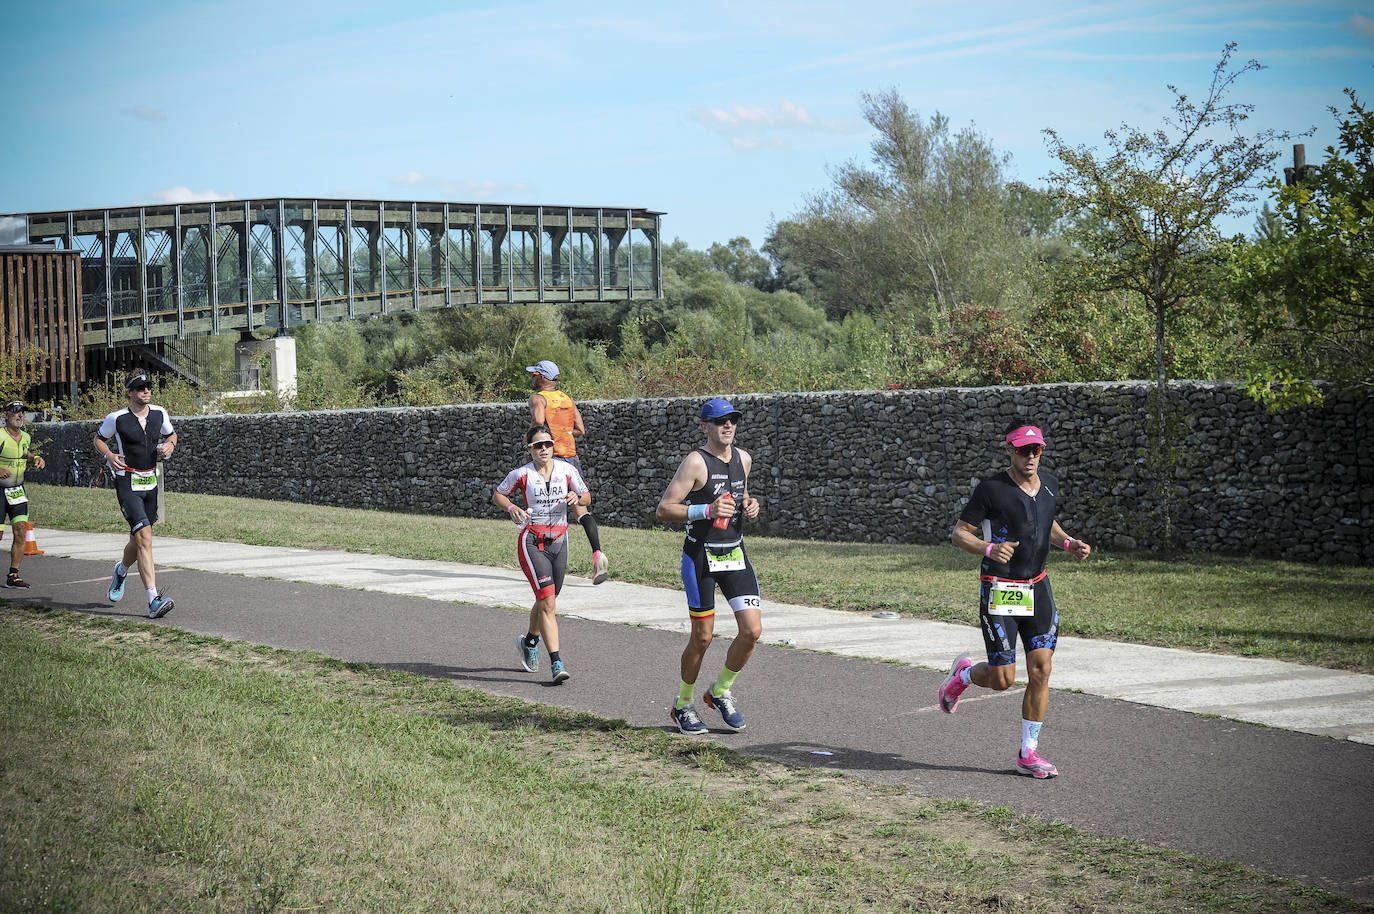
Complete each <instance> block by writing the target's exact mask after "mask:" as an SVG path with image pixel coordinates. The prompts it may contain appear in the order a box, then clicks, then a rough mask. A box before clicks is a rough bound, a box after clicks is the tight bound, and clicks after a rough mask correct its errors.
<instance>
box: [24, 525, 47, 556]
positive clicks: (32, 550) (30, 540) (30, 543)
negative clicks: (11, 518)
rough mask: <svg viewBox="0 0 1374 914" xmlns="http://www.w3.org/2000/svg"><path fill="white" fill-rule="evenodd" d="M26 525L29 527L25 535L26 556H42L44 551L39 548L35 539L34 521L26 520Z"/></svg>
mask: <svg viewBox="0 0 1374 914" xmlns="http://www.w3.org/2000/svg"><path fill="white" fill-rule="evenodd" d="M24 523H25V524H26V525H27V527H28V529H27V530H26V531H25V533H24V554H25V555H42V554H43V550H42V549H39V548H38V540H36V539H34V537H33V521H31V520H26V521H24Z"/></svg>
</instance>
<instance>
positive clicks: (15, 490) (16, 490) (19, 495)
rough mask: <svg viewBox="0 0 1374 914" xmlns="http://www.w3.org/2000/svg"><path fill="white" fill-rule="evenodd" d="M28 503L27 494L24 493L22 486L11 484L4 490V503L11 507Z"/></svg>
mask: <svg viewBox="0 0 1374 914" xmlns="http://www.w3.org/2000/svg"><path fill="white" fill-rule="evenodd" d="M28 503H29V496H28V495H26V494H24V487H23V486H12V487H10V488H8V489H6V490H5V504H7V505H9V506H10V507H11V508H17V507H18V506H19V505H26V504H28Z"/></svg>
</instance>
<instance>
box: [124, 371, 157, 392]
mask: <svg viewBox="0 0 1374 914" xmlns="http://www.w3.org/2000/svg"><path fill="white" fill-rule="evenodd" d="M152 386H153V382H152V381H150V380H148V376H147V375H146V374H144V373H142V372H139V373H138V374H136V375H133V376H132V377H130V378H129V380H127V381H125V382H124V389H125V390H134V389H135V388H138V387H152Z"/></svg>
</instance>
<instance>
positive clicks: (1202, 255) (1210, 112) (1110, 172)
mask: <svg viewBox="0 0 1374 914" xmlns="http://www.w3.org/2000/svg"><path fill="white" fill-rule="evenodd" d="M1234 50H1235V44H1234V43H1231V44H1228V45H1227V46H1226V48H1225V49H1224V50H1223V52H1222V55H1221V60H1220V61H1219V62H1218V63H1217V65H1216V66H1215V67H1214V68H1213V70H1212V80H1211V84H1210V86H1209V87H1208V90H1207V94H1206V95H1205V96H1204V97H1203V99H1202V100H1201V101H1200V102H1195V101H1193V100H1192V99H1191V98H1190V97H1189V96H1187V95H1185V94H1184V93H1182V92H1180V91H1179V90H1178V89H1176V88H1175V87H1174V86H1169V91H1170V92H1172V93H1173V95H1174V104H1173V106H1172V113H1171V114H1169V115H1167V116H1166V117H1165V118H1164V121H1163V123H1162V124H1161V125H1160V126H1158V127H1156V128H1154V129H1152V130H1148V131H1146V130H1140V129H1137V128H1135V127H1132V126H1130V125H1128V124H1123V125H1122V126H1121V127H1120V128H1118V129H1116V130H1108V131H1106V133H1105V134H1104V136H1105V138H1106V140H1107V145H1108V147H1109V150H1108V151H1107V152H1106V153H1103V154H1099V153H1098V152H1097V151H1096V150H1095V149H1091V148H1088V147H1086V146H1070V145H1068V144H1067V143H1065V142H1064V140H1063V139H1062V138H1061V137H1060V135H1059V134H1058V133H1057V132H1056V131H1054V130H1046V131H1044V133H1045V136H1046V137H1047V139H1048V143H1049V147H1050V152H1051V153H1052V154H1053V155H1054V157H1055V158H1056V159H1058V160H1059V162H1060V164H1061V165H1062V166H1063V167H1062V169H1061V170H1059V171H1057V172H1054V173H1052V174H1051V175H1050V180H1051V182H1052V184H1053V186H1054V189H1055V191H1056V193H1057V194H1058V196H1059V199H1060V200H1061V202H1062V206H1063V211H1064V213H1065V215H1066V216H1067V218H1068V219H1069V220H1070V225H1069V235H1070V238H1071V239H1072V240H1073V241H1075V242H1076V244H1077V245H1078V246H1079V249H1080V251H1081V252H1082V254H1083V256H1081V257H1076V258H1074V259H1073V260H1072V261H1070V263H1069V265H1068V269H1069V271H1070V275H1071V278H1072V279H1074V280H1076V281H1077V282H1078V284H1079V285H1080V287H1081V288H1085V289H1088V290H1092V291H1097V292H1111V291H1122V292H1128V293H1132V294H1135V295H1138V296H1140V297H1141V298H1142V299H1144V301H1146V302H1147V303H1148V304H1149V306H1150V308H1151V310H1152V312H1153V315H1154V325H1155V326H1154V330H1155V380H1156V384H1157V396H1156V398H1155V399H1156V429H1157V433H1158V435H1159V440H1160V441H1161V442H1162V441H1163V440H1164V438H1165V437H1166V435H1165V427H1166V421H1167V407H1166V403H1167V387H1166V384H1167V381H1168V363H1167V359H1166V344H1165V343H1166V341H1165V336H1166V330H1167V328H1168V326H1169V320H1170V318H1171V316H1172V315H1173V313H1174V312H1175V311H1181V310H1186V309H1185V306H1186V305H1187V304H1188V303H1189V302H1190V301H1192V300H1194V299H1198V300H1201V299H1205V298H1206V297H1207V296H1208V295H1209V294H1210V293H1211V292H1212V291H1213V290H1214V289H1215V287H1216V285H1217V283H1218V281H1219V279H1220V277H1221V267H1222V265H1223V258H1222V250H1223V248H1222V246H1221V242H1222V235H1221V232H1220V231H1219V230H1218V229H1217V227H1216V223H1217V220H1218V219H1220V218H1221V217H1223V216H1238V215H1241V214H1242V213H1244V212H1245V211H1246V210H1247V208H1248V206H1249V204H1251V203H1252V202H1253V201H1254V199H1255V194H1254V192H1253V191H1252V190H1251V189H1250V185H1251V182H1252V179H1253V178H1254V175H1255V174H1256V172H1258V171H1259V170H1260V169H1262V168H1264V167H1265V166H1267V165H1269V164H1270V163H1271V162H1273V160H1274V159H1275V158H1276V157H1277V155H1278V153H1277V152H1274V151H1272V148H1271V147H1272V146H1273V144H1274V143H1275V142H1276V141H1279V140H1284V139H1288V137H1289V134H1287V133H1278V132H1275V131H1273V130H1263V131H1260V132H1259V133H1258V134H1256V135H1254V136H1246V135H1243V134H1242V132H1241V129H1242V127H1243V125H1244V123H1245V121H1246V120H1247V119H1248V118H1249V116H1250V112H1251V111H1252V110H1253V107H1254V106H1253V105H1245V104H1237V103H1232V102H1228V101H1227V97H1228V95H1229V94H1230V92H1231V89H1232V87H1233V86H1234V84H1235V82H1236V80H1237V79H1239V78H1240V77H1241V76H1242V75H1244V74H1245V73H1248V72H1250V71H1252V70H1260V69H1262V68H1261V66H1260V64H1259V63H1258V62H1257V61H1254V60H1251V61H1248V62H1247V63H1246V64H1245V65H1244V66H1242V67H1240V68H1239V69H1233V68H1232V66H1231V55H1232V53H1233V52H1234Z"/></svg>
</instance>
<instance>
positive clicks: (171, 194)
mask: <svg viewBox="0 0 1374 914" xmlns="http://www.w3.org/2000/svg"><path fill="white" fill-rule="evenodd" d="M152 196H153V199H155V200H157V201H158V202H160V203H211V202H214V201H216V200H233V199H235V197H234V195H233V194H232V193H228V194H222V193H220V192H219V191H217V190H191V188H189V187H168V188H166V189H165V190H155V191H153V194H152Z"/></svg>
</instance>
